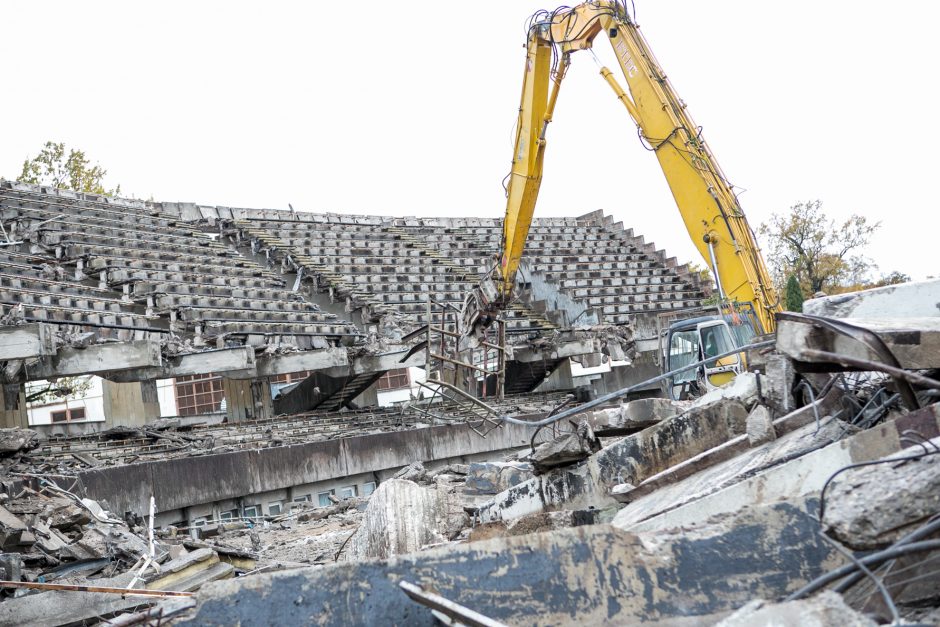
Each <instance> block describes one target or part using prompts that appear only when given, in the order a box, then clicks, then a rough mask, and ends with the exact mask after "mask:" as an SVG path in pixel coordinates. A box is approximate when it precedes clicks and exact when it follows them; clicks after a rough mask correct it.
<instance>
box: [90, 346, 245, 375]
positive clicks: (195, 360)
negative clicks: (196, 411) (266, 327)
mask: <svg viewBox="0 0 940 627" xmlns="http://www.w3.org/2000/svg"><path fill="white" fill-rule="evenodd" d="M210 372H212V373H218V374H225V375H226V376H229V377H231V375H232V374H234V375H237V377H235V378H253V377H255V376H256V370H255V349H254V348H252V347H250V346H238V347H236V348H224V349H221V350H210V351H202V352H199V353H190V354H188V355H176V356H174V357H166V358H164V360H163V366H162V367H161V368H140V369H136V370H122V371H120V372H115V373H113V374H110V375H108V377H107V378H108V379H109V380H111V381H114V382H115V383H132V382H136V381H149V380H153V379H173V378H175V377H185V376H189V375H194V374H208V373H210Z"/></svg>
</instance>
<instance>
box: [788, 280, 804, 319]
mask: <svg viewBox="0 0 940 627" xmlns="http://www.w3.org/2000/svg"><path fill="white" fill-rule="evenodd" d="M784 309H786V310H787V311H803V290H802V288H800V281H799V280H798V279H797V278H796V275H795V274H791V275H790V276H789V277H787V287H786V290H785V291H784Z"/></svg>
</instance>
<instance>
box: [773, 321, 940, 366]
mask: <svg viewBox="0 0 940 627" xmlns="http://www.w3.org/2000/svg"><path fill="white" fill-rule="evenodd" d="M843 322H846V323H848V324H852V325H854V326H857V327H862V328H864V329H868V330H870V331H874V332H875V333H876V334H878V337H880V338H881V339H882V340H883V341H884V342H885V344H887V345H888V348H889V349H891V352H892V353H894V355H895V356H896V357H897V358H898V362H899V363H900V364H901V367H902V368H907V369H913V370H916V369H922V368H937V367H940V317H938V318H882V319H859V318H847V319H845V320H843ZM777 350H779V351H780V352H782V353H784V354H785V355H787V356H789V357H791V358H793V359H795V360H797V361H803V362H810V363H819V360H818V359H816V358H814V357H812V356H811V355H810V354H808V352H807V351H811V350H819V351H825V352H829V353H837V354H840V355H845V356H847V357H855V358H857V359H866V360H869V361H876V362H881V361H882V358H881V357H879V356H878V355H877V354H876V353H875V352H873V351H872V350H871V349H869V348H868V347H867V346H865V345H864V344H862V343H861V342H858V341H856V340H854V339H852V338H850V337H848V336H845V335H842V334H840V333H837V332H835V331H832V330H830V329H828V328H824V327H822V326H818V325H814V324H813V322H812V319H805V320H796V319H789V318H787V319H783V318H782V319H781V320H780V321H779V323H778V325H777Z"/></svg>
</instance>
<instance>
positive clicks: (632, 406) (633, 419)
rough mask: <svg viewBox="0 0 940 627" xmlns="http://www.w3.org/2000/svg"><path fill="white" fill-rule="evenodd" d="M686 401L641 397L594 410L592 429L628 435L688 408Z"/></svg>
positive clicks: (608, 433) (604, 432) (602, 432)
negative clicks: (617, 405) (619, 404)
mask: <svg viewBox="0 0 940 627" xmlns="http://www.w3.org/2000/svg"><path fill="white" fill-rule="evenodd" d="M689 405H690V404H689V403H688V402H686V401H673V400H670V399H666V398H641V399H637V400H635V401H630V402H628V403H624V404H623V405H621V406H620V407H612V408H609V409H601V410H597V411H595V412H594V416H593V424H594V431H595V433H597V434H598V435H605V436H611V435H628V434H630V433H633V432H635V431H637V430H639V429H645V428H646V427H649V426H651V425H654V424H656V423H658V422H662V421H663V420H666V419H667V418H671V417H673V416H675V415H676V414H678V413H681V412H682V411H684V410H686V409H688V407H689Z"/></svg>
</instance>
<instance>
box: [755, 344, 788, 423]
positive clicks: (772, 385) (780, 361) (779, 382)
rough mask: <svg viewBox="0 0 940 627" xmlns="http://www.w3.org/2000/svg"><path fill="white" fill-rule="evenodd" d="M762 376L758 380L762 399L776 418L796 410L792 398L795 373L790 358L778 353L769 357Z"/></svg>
mask: <svg viewBox="0 0 940 627" xmlns="http://www.w3.org/2000/svg"><path fill="white" fill-rule="evenodd" d="M764 373H765V374H764V376H763V377H761V378H760V385H761V389H762V391H763V392H764V399H765V401H766V402H767V403H768V404H769V405H770V407H771V408H772V409H773V410H774V411H775V412H776V414H777V415H778V416H783V415H785V414H788V413H790V412H791V411H793V410H794V409H796V401H795V399H794V398H793V384H794V382H795V379H796V373H795V371H794V369H793V362H792V361H790V358H789V357H787V356H785V355H781V354H779V353H773V354H772V355H769V356H768V357H767V360H766V364H765V366H764Z"/></svg>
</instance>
